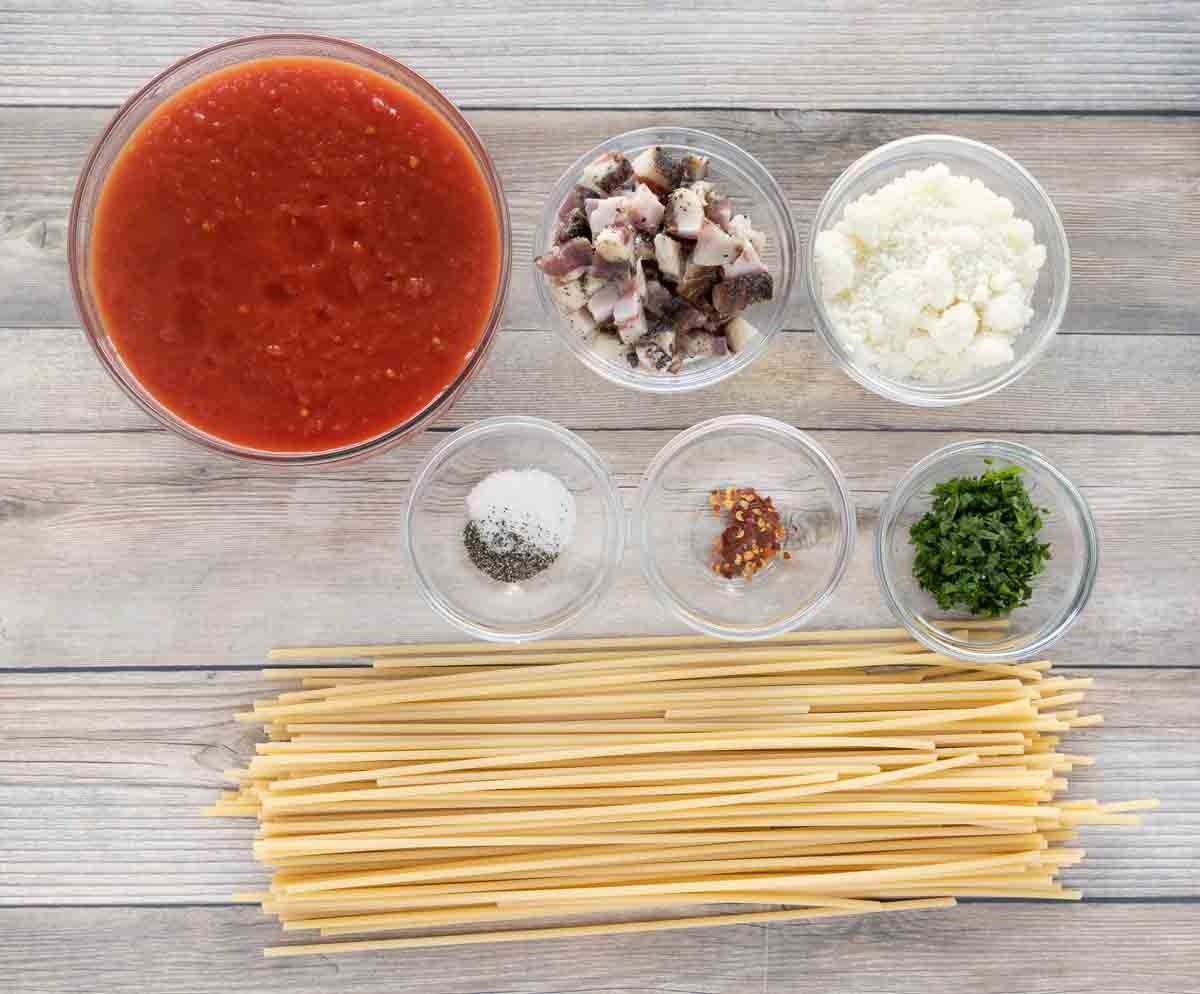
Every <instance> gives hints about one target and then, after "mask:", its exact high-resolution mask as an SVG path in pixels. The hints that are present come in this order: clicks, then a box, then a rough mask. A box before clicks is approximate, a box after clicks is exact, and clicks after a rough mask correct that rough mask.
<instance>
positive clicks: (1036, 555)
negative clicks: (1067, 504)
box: [909, 459, 1050, 618]
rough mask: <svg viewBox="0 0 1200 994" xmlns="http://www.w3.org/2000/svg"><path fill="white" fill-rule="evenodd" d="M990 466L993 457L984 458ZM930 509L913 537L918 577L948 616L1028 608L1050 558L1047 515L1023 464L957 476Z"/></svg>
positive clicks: (937, 491) (935, 493)
mask: <svg viewBox="0 0 1200 994" xmlns="http://www.w3.org/2000/svg"><path fill="white" fill-rule="evenodd" d="M984 462H986V463H987V464H988V465H990V464H991V460H990V459H985V460H984ZM932 497H933V507H932V508H930V510H929V512H928V513H927V514H925V516H924V517H922V518H921V519H920V520H919V521H918V522H917V523H916V524H914V525H913V526H912V529H911V531H910V532H909V541H910V542H911V543H912V544H913V545H914V546H916V550H917V554H916V559H915V560H914V562H913V576H914V577H915V578H916V580H917V582H918V583H919V584H920V585H921V588H922V589H923V590H925V591H927V592H928V593H929V594H931V595H932V596H933V598H934V600H936V601H937V605H938V607H939V608H940V609H941V610H943V611H950V610H965V611H970V612H971V614H973V615H978V616H983V617H989V618H991V617H996V616H998V615H1003V614H1007V613H1008V612H1010V611H1012V610H1013V609H1014V608H1018V607H1024V606H1025V605H1026V604H1028V603H1029V599H1030V598H1031V597H1032V596H1033V584H1032V581H1033V579H1034V577H1036V576H1038V574H1040V573H1041V572H1042V568H1043V566H1044V565H1045V562H1046V560H1047V559H1049V558H1050V546H1049V545H1048V544H1047V543H1044V542H1039V541H1038V533H1039V532H1040V531H1041V529H1042V515H1043V514H1049V513H1050V511H1049V509H1047V508H1038V507H1035V506H1034V504H1033V502H1032V501H1031V500H1030V499H1029V493H1028V492H1027V491H1026V489H1025V483H1024V481H1023V480H1022V479H1021V468H1020V467H1019V466H1006V467H1004V468H1003V469H989V470H987V471H986V472H985V473H984V474H983V475H982V476H978V477H976V476H964V477H955V478H954V479H951V480H947V481H946V482H945V483H939V484H938V485H937V486H935V487H934V488H933V491H932Z"/></svg>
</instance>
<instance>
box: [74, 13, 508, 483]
mask: <svg viewBox="0 0 1200 994" xmlns="http://www.w3.org/2000/svg"><path fill="white" fill-rule="evenodd" d="M280 56H306V57H312V58H325V59H334V60H337V61H340V62H348V63H350V64H352V65H355V66H360V67H362V68H364V69H370V70H373V71H374V72H377V73H379V74H380V75H381V76H385V77H386V78H388V79H390V80H392V81H393V82H395V83H398V84H400V85H401V86H404V87H406V88H407V89H408V90H410V91H412V92H413V93H414V94H415V95H416V96H418V97H419V98H420V99H421V100H422V101H424V102H425V103H426V104H428V105H429V107H431V108H432V109H433V110H434V111H436V112H437V113H438V114H440V115H441V116H442V117H443V118H444V119H445V120H446V122H447V123H448V124H449V125H450V126H451V127H452V128H453V129H454V130H455V131H456V132H457V133H458V134H459V136H460V137H461V138H462V140H463V143H464V144H465V145H466V146H467V148H468V150H469V151H470V153H471V155H472V156H473V157H474V159H475V162H476V163H477V165H478V166H479V171H480V173H481V174H482V176H483V179H484V182H485V184H486V185H487V188H488V191H489V193H490V195H491V201H492V206H493V208H494V210H495V213H496V225H497V228H498V229H499V233H500V272H499V274H498V278H497V281H496V292H495V296H494V298H493V301H492V308H491V313H490V314H489V316H488V319H487V323H486V324H485V325H484V327H483V329H482V331H481V332H480V336H479V342H478V344H477V345H476V347H475V350H474V352H472V353H471V354H470V356H469V357H468V358H467V360H466V362H465V363H464V364H463V368H462V369H461V370H459V372H458V375H457V376H456V377H455V378H454V379H453V380H452V381H451V382H450V383H448V384H446V387H445V388H444V389H443V390H442V392H441V393H440V394H438V395H437V396H436V397H435V398H434V399H433V400H432V401H431V402H430V403H429V404H428V405H427V406H426V407H425V408H424V409H423V410H421V411H418V412H417V413H416V414H414V415H413V416H412V417H410V418H408V419H407V420H406V421H403V422H401V423H399V424H397V425H396V426H395V427H393V428H389V429H388V430H387V431H385V432H382V433H381V434H379V435H376V436H374V437H373V438H368V439H364V440H362V441H359V442H353V443H350V444H348V445H342V446H338V447H335V448H330V449H323V450H316V451H296V452H293V451H275V450H266V449H256V448H251V447H249V446H245V445H240V444H238V443H236V442H231V441H229V440H228V439H225V438H221V437H219V436H217V435H213V434H211V433H210V432H207V431H204V430H203V429H201V428H197V427H196V426H194V425H192V424H189V423H188V422H187V421H185V420H184V419H183V418H182V417H180V416H179V415H178V414H176V413H175V412H174V411H173V410H171V409H170V408H169V407H167V406H166V405H165V404H163V403H162V402H160V401H159V400H158V398H157V397H155V396H154V395H153V394H152V393H151V392H150V391H149V390H147V389H146V388H145V387H144V386H143V385H142V383H141V381H140V380H138V378H137V377H136V376H135V375H134V373H133V371H132V370H131V369H130V368H129V367H128V366H127V365H126V364H125V361H124V359H122V357H121V353H120V351H119V350H118V349H117V347H116V345H115V343H114V342H113V340H112V339H111V338H110V337H109V335H108V331H107V329H106V328H105V327H104V321H103V318H102V317H101V314H100V308H99V306H98V304H97V302H96V297H95V294H94V292H93V288H92V278H93V277H92V266H91V239H92V229H93V226H94V216H95V212H96V207H97V204H98V203H99V200H100V196H101V193H102V191H103V189H104V182H105V180H106V179H107V178H108V174H109V172H110V171H111V170H112V168H113V165H114V164H115V163H116V161H117V159H118V157H119V156H120V154H121V150H122V148H124V146H125V143H126V142H127V141H128V140H129V139H130V137H132V135H133V134H134V133H135V132H136V131H137V129H138V128H139V127H140V126H141V125H142V123H143V122H144V121H146V119H147V118H149V117H150V116H151V115H152V114H153V113H154V112H155V111H156V110H158V108H159V107H161V106H162V105H163V104H164V103H166V102H167V101H168V100H170V99H171V98H172V97H173V96H175V94H176V93H178V92H179V91H180V90H182V89H184V88H185V87H187V86H190V85H191V84H192V83H195V82H196V81H197V80H199V79H202V78H204V77H205V76H208V75H210V74H211V73H214V72H217V71H218V70H221V69H227V68H229V67H230V66H235V65H238V64H240V63H243V62H253V61H255V60H258V59H265V58H274V57H280ZM511 236H512V229H511V225H510V223H509V217H508V205H507V202H506V200H505V198H504V190H503V187H502V186H501V185H500V176H499V174H498V173H497V172H496V169H495V167H494V166H493V164H492V160H491V157H490V156H489V155H488V153H487V149H486V148H485V147H484V145H483V142H482V140H481V139H480V138H479V135H477V134H476V133H475V130H474V128H472V127H471V125H470V124H469V123H468V122H467V119H466V118H464V117H463V116H462V114H460V113H459V112H458V109H457V108H456V107H455V106H454V104H452V103H451V102H450V101H449V100H448V99H447V98H446V97H445V96H444V95H443V94H442V93H441V91H440V90H438V89H437V88H436V87H435V86H434V85H433V84H432V83H430V82H429V81H428V80H426V79H424V78H423V77H422V76H419V75H418V74H417V73H415V72H413V71H412V70H411V69H409V68H408V67H407V66H403V65H401V64H400V63H399V62H397V61H396V60H395V59H391V58H389V57H388V56H386V55H383V54H382V53H380V52H376V51H373V50H372V49H369V48H364V47H363V46H362V45H356V44H354V43H353V42H349V41H343V40H341V39H339V38H327V37H324V36H322V35H309V34H271V35H255V36H252V37H248V38H238V39H235V40H233V41H227V42H223V43H221V44H220V45H214V46H213V47H211V48H206V49H204V50H203V51H200V52H196V53H195V54H193V55H189V56H188V57H187V58H185V59H183V60H181V61H179V62H177V63H175V65H173V66H171V67H170V68H169V69H166V70H164V71H163V72H161V73H160V74H159V75H158V76H156V77H155V78H154V79H152V80H151V81H150V82H149V83H147V84H146V85H145V86H144V87H142V89H140V90H139V91H138V92H137V93H135V94H134V95H133V96H132V97H130V98H129V99H128V100H127V101H126V102H125V105H124V106H123V107H122V108H121V109H120V110H119V111H117V113H116V115H115V116H114V117H113V119H112V120H111V121H110V122H109V124H108V126H107V127H106V128H105V129H104V133H103V134H102V135H101V136H100V138H99V139H98V140H97V142H96V145H95V147H94V148H93V149H92V153H91V155H89V156H88V159H87V162H86V163H85V164H84V167H83V171H82V173H81V174H80V176H79V183H78V185H77V186H76V188H75V198H74V201H73V202H72V204H71V217H70V221H69V222H68V268H69V270H70V277H71V290H72V292H73V294H74V297H75V307H76V309H77V310H78V311H79V317H80V320H81V321H82V323H83V329H84V333H85V335H86V336H87V339H88V342H89V344H90V345H91V346H92V349H93V350H94V351H95V353H96V357H97V358H98V359H99V360H100V363H101V365H103V366H104V368H105V369H106V370H107V371H108V373H109V375H110V376H111V377H112V378H113V379H114V380H115V381H116V383H117V385H118V386H119V387H120V388H121V389H122V390H124V391H125V393H126V395H128V396H129V398H130V399H131V400H133V401H134V402H135V403H136V404H137V405H138V406H139V407H141V408H142V410H144V411H145V412H146V413H147V414H149V415H150V416H151V417H152V418H154V419H155V420H156V421H157V422H158V423H159V424H161V425H163V427H165V428H169V429H170V430H171V431H173V432H175V433H176V434H177V435H180V436H182V437H183V438H186V439H188V440H189V441H191V442H195V443H197V444H199V445H203V446H205V447H206V448H208V449H212V450H214V451H216V452H220V453H221V454H223V455H227V456H234V457H237V458H242V459H253V460H257V461H259V462H267V463H274V464H277V465H299V466H303V465H312V464H314V463H330V462H341V461H347V460H351V459H358V458H362V457H364V456H367V455H371V454H374V453H376V452H382V451H384V450H385V449H389V448H391V447H392V446H394V445H396V444H397V443H399V442H401V441H403V440H404V439H406V438H409V437H411V436H413V435H415V434H417V433H418V432H420V431H422V430H424V429H425V428H427V427H428V426H429V425H430V424H431V423H432V422H433V421H434V420H436V419H437V418H438V417H439V416H441V415H442V414H444V413H445V412H446V411H447V410H448V409H449V408H450V406H451V405H452V404H453V403H454V401H455V399H456V398H457V397H458V395H459V394H461V393H462V391H463V389H464V388H465V387H466V385H467V384H468V383H469V382H470V381H471V379H472V378H473V377H474V376H475V374H476V373H477V372H478V371H479V370H480V368H481V367H482V366H483V363H484V359H485V358H486V357H487V353H488V350H489V349H490V348H491V345H492V342H493V341H494V339H495V337H496V332H497V331H498V330H499V328H500V318H501V315H502V314H503V312H504V303H505V300H506V299H507V297H508V284H509V270H510V266H511V254H512V250H511V240H512V237H511Z"/></svg>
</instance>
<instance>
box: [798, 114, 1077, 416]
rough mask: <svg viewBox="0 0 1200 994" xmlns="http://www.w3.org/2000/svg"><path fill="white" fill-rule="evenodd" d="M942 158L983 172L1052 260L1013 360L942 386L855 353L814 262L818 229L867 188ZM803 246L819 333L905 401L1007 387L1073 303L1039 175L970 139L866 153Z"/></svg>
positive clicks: (872, 382)
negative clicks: (900, 374)
mask: <svg viewBox="0 0 1200 994" xmlns="http://www.w3.org/2000/svg"><path fill="white" fill-rule="evenodd" d="M939 162H944V163H945V164H946V165H947V166H948V167H949V168H950V171H951V172H952V173H954V174H955V175H961V176H968V177H971V178H972V179H978V180H980V181H981V182H983V183H984V184H985V185H986V186H987V187H989V188H990V189H991V190H992V192H994V193H996V194H997V195H999V196H1002V197H1007V198H1008V199H1009V200H1011V201H1012V203H1013V208H1014V212H1015V215H1016V216H1017V217H1021V218H1024V219H1025V220H1027V221H1029V223H1030V224H1032V225H1033V229H1034V240H1035V241H1036V242H1037V243H1038V244H1040V245H1044V246H1045V247H1046V263H1045V265H1044V266H1042V268H1041V271H1040V272H1039V274H1038V280H1037V286H1036V288H1035V289H1034V292H1033V300H1032V302H1031V305H1030V306H1032V307H1033V311H1034V316H1033V320H1032V321H1031V322H1030V324H1029V327H1028V328H1026V329H1025V331H1024V332H1023V333H1022V334H1021V335H1020V336H1019V337H1018V338H1016V339H1015V340H1014V341H1013V351H1014V353H1015V358H1014V359H1013V361H1012V362H1011V363H1009V364H1008V365H1006V366H1000V367H997V368H993V369H984V370H981V371H980V372H979V373H978V374H977V375H975V376H973V377H969V378H966V379H962V380H956V381H955V382H953V383H948V384H946V385H944V386H935V385H927V384H922V383H915V382H909V381H907V380H899V379H894V378H892V377H889V376H885V375H884V374H883V373H881V372H880V371H879V370H878V369H877V368H875V367H871V366H868V365H866V364H865V363H862V362H861V361H860V360H859V359H858V358H856V357H855V356H854V355H853V354H852V353H851V352H850V351H849V350H848V349H847V347H846V345H845V344H844V343H843V341H842V339H841V337H840V336H839V335H838V333H837V331H836V330H835V328H834V326H833V320H832V318H831V317H830V316H829V312H828V311H827V310H826V308H825V302H824V299H823V296H822V294H821V279H820V275H819V274H818V272H817V267H816V242H817V236H818V235H819V234H820V233H821V232H822V231H825V230H826V229H827V228H832V227H833V226H834V225H835V224H836V223H837V222H838V221H840V220H841V219H842V216H843V212H844V211H845V208H846V205H847V204H849V203H851V202H853V201H855V200H857V199H858V198H859V197H861V196H862V195H863V194H867V193H874V192H876V191H877V190H879V189H880V188H881V187H883V186H885V185H886V184H887V183H889V182H891V181H892V180H893V179H895V178H896V177H898V176H902V175H904V174H905V173H906V172H908V171H909V170H913V169H925V168H928V167H929V166H932V165H936V164H937V163H939ZM805 248H806V251H805V256H804V281H805V283H806V284H807V286H808V294H809V299H810V302H811V304H812V309H813V321H814V325H815V327H816V330H817V333H818V334H819V335H820V336H821V338H822V339H824V341H825V344H826V345H827V346H829V350H830V351H831V352H832V353H833V357H834V359H836V360H837V362H838V364H839V365H841V366H842V367H843V368H844V369H845V370H846V372H847V373H848V374H849V375H850V377H851V378H852V379H854V380H857V381H858V382H859V383H861V384H862V385H863V386H864V387H866V388H867V389H868V390H872V391H874V392H875V393H877V394H879V396H881V397H886V398H887V399H888V400H896V401H900V402H901V403H904V404H912V405H914V406H917V407H950V406H952V405H954V404H965V403H967V402H968V401H972V400H979V399H980V398H981V397H986V396H988V395H989V394H993V393H995V392H996V391H997V390H1000V389H1002V388H1003V387H1006V386H1008V384H1010V383H1012V382H1014V381H1015V380H1017V379H1019V378H1020V377H1021V376H1023V375H1024V374H1025V372H1026V371H1027V370H1028V369H1029V368H1030V367H1031V366H1032V365H1033V364H1034V362H1035V361H1036V360H1037V358H1038V356H1040V355H1041V354H1042V353H1043V352H1045V350H1046V347H1047V346H1048V345H1049V344H1050V340H1051V339H1052V338H1053V337H1054V333H1055V332H1056V331H1058V327H1059V325H1060V324H1061V323H1062V319H1063V314H1064V313H1065V312H1066V309H1067V295H1068V292H1069V290H1070V285H1071V250H1070V247H1069V246H1068V245H1067V233H1066V231H1064V230H1063V225H1062V220H1061V219H1060V218H1059V216H1058V211H1057V210H1055V208H1054V204H1053V203H1051V201H1050V198H1049V196H1047V194H1046V191H1045V190H1043V189H1042V187H1041V185H1040V184H1039V183H1038V181H1037V180H1035V179H1034V178H1033V177H1032V176H1031V175H1030V174H1029V173H1028V172H1026V171H1025V169H1024V168H1023V167H1022V166H1020V165H1019V164H1018V163H1017V162H1016V161H1015V160H1014V159H1011V158H1010V157H1009V156H1007V155H1005V154H1004V153H1003V152H1001V151H999V150H998V149H995V148H992V147H991V146H990V145H984V144H983V143H981V142H977V141H971V140H970V139H967V138H957V137H955V136H953V135H915V136H913V137H911V138H902V139H900V140H899V141H894V142H889V143H888V144H887V145H882V146H880V147H879V148H877V149H875V151H873V152H868V153H867V154H866V155H864V156H863V157H862V158H861V159H859V160H858V161H857V162H855V163H853V164H852V165H851V166H850V167H849V168H848V169H847V170H846V171H845V172H844V173H842V175H841V176H839V177H838V179H837V181H836V182H835V183H834V184H833V186H831V187H830V188H829V192H828V193H826V194H825V197H824V199H823V200H822V201H821V204H820V206H819V207H818V208H817V213H816V216H815V217H814V218H813V222H812V228H811V230H810V231H809V235H808V243H807V245H806V247H805Z"/></svg>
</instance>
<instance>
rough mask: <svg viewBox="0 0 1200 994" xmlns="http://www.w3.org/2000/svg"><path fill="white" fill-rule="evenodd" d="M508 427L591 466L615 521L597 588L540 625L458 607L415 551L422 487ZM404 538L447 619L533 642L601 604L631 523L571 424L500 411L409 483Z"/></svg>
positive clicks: (429, 599)
mask: <svg viewBox="0 0 1200 994" xmlns="http://www.w3.org/2000/svg"><path fill="white" fill-rule="evenodd" d="M508 428H524V429H531V430H534V431H537V432H540V433H543V434H545V435H548V436H549V437H550V438H552V439H553V440H554V441H555V442H557V443H559V444H561V445H563V446H564V447H566V448H567V449H569V450H571V451H572V452H574V453H575V455H577V456H579V457H580V458H581V459H582V460H583V461H584V462H585V463H586V464H587V466H588V468H589V469H590V470H591V472H592V474H593V475H594V477H595V479H596V480H597V481H598V482H599V483H600V484H601V486H602V489H603V496H604V502H605V506H606V508H607V511H608V517H609V520H610V522H611V524H612V536H611V539H610V541H609V544H608V548H607V549H606V553H605V556H606V558H605V565H604V575H603V576H602V577H601V580H600V582H599V583H598V584H597V585H596V586H595V588H594V589H593V590H591V591H590V592H589V593H587V594H586V595H585V596H584V597H581V598H580V599H579V600H578V601H577V602H576V603H575V604H574V605H573V606H572V607H571V608H570V610H568V611H566V612H565V613H564V614H563V615H562V617H561V618H559V619H558V620H557V621H555V622H554V623H553V624H549V625H545V626H542V627H540V628H526V629H522V630H519V631H510V630H507V629H498V628H493V627H490V626H488V625H484V624H480V623H479V622H477V621H473V620H472V619H470V618H468V617H467V616H466V615H464V614H462V613H461V612H460V611H456V610H455V609H454V608H453V607H451V605H450V604H449V603H448V602H447V601H446V600H445V599H444V598H443V597H442V596H441V594H440V593H439V592H438V590H437V587H436V585H435V584H434V583H433V582H432V581H431V580H430V578H429V576H428V575H427V573H426V571H425V569H424V568H423V567H422V565H421V560H420V558H419V557H418V556H417V554H416V543H415V542H414V539H413V527H414V517H415V515H414V508H415V507H416V505H417V500H418V498H419V497H420V495H421V493H422V491H423V490H424V489H425V487H426V486H427V485H428V484H429V482H430V480H431V479H432V477H433V474H434V473H435V472H437V470H438V469H440V468H441V466H442V465H443V464H444V463H445V461H446V460H447V459H448V458H449V457H450V456H451V455H453V454H454V453H455V452H458V451H460V450H461V449H463V448H466V447H467V446H470V445H473V444H476V443H478V442H480V441H482V440H485V439H486V438H487V436H489V435H492V434H495V433H496V432H498V431H503V430H505V429H508ZM401 532H402V536H403V541H404V553H405V556H406V558H407V559H408V562H409V563H411V564H412V569H413V574H414V575H415V576H416V579H417V589H418V590H419V591H420V593H421V596H422V597H423V598H424V600H425V602H426V603H427V604H428V605H429V606H430V607H431V608H433V610H434V611H435V612H436V613H437V614H438V615H440V616H441V617H442V618H444V619H446V620H447V621H449V622H450V623H451V624H453V625H455V626H456V627H457V628H459V629H461V630H462V631H464V632H466V633H467V634H469V635H472V636H474V637H476V638H480V639H485V640H487V641H489V642H508V643H517V642H533V641H536V640H538V639H543V638H546V637H548V636H550V635H553V634H555V633H556V632H560V631H562V630H563V629H565V628H567V627H569V626H570V625H572V624H573V623H574V622H575V621H577V620H578V619H579V618H580V617H581V616H582V615H583V614H584V613H585V612H587V611H589V610H591V609H592V608H593V607H595V605H596V604H598V603H599V602H600V601H601V600H602V599H603V597H604V596H605V595H606V594H607V593H608V591H609V590H610V589H611V588H612V585H613V584H614V583H615V582H616V578H617V572H618V570H619V569H620V566H621V561H622V559H623V558H624V555H625V545H626V538H627V533H628V525H627V522H626V517H625V504H624V501H623V500H622V499H621V493H620V491H619V490H618V489H617V486H616V483H615V481H614V480H613V476H612V473H611V471H610V470H609V468H608V464H607V463H606V462H605V461H604V459H603V457H601V455H600V454H599V453H598V452H597V451H596V450H595V448H593V447H592V445H591V444H590V443H588V442H587V441H585V440H584V439H583V438H581V437H580V436H579V435H577V434H576V433H575V432H573V431H571V430H570V429H569V428H564V427H563V426H562V425H560V424H556V423H555V422H553V421H548V420H546V419H545V418H535V417H530V416H528V415H523V414H501V415H497V416H495V417H491V418H483V419H482V420H480V421H476V422H474V423H472V424H470V425H467V426H466V427H464V428H459V429H458V430H457V431H454V432H451V433H450V434H448V435H447V437H446V438H445V439H443V440H442V441H441V442H439V443H438V444H437V445H436V446H435V447H434V448H433V449H432V450H431V451H430V453H429V455H428V456H427V457H426V459H425V462H424V463H423V464H422V466H421V468H420V470H419V471H418V472H417V475H416V476H415V477H414V478H413V482H412V486H411V487H410V488H409V494H408V500H407V501H406V502H405V506H404V517H403V520H402V524H401Z"/></svg>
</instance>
